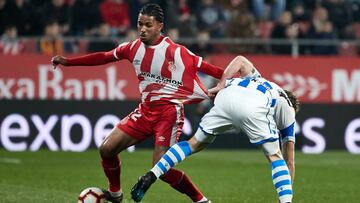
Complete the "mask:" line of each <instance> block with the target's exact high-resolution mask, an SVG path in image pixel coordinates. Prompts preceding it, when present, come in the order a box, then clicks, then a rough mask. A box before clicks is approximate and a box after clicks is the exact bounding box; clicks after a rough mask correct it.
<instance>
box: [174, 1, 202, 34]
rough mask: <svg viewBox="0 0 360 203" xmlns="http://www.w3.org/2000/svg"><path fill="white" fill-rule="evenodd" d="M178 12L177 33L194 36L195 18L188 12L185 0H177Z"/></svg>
mask: <svg viewBox="0 0 360 203" xmlns="http://www.w3.org/2000/svg"><path fill="white" fill-rule="evenodd" d="M178 14H179V17H178V18H179V24H178V28H179V35H180V36H181V37H194V36H196V31H197V30H196V24H195V18H194V16H192V15H191V13H190V8H189V6H188V1H187V0H179V7H178Z"/></svg>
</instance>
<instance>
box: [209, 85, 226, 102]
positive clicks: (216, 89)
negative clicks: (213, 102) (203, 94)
mask: <svg viewBox="0 0 360 203" xmlns="http://www.w3.org/2000/svg"><path fill="white" fill-rule="evenodd" d="M222 89H224V85H222V84H220V83H219V84H217V85H216V87H213V88H211V89H209V90H208V96H209V97H210V98H211V99H213V98H214V97H215V96H216V94H217V93H218V92H219V91H220V90H222Z"/></svg>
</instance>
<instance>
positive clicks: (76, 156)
mask: <svg viewBox="0 0 360 203" xmlns="http://www.w3.org/2000/svg"><path fill="white" fill-rule="evenodd" d="M151 155H152V154H151V151H150V150H137V151H136V152H135V153H131V154H130V153H127V152H125V153H122V154H121V156H122V164H123V168H122V187H123V190H124V192H125V200H124V201H123V202H124V203H130V202H132V201H131V200H130V194H129V193H130V188H131V187H132V185H133V184H134V183H135V181H136V180H137V178H138V176H140V175H142V174H143V173H145V172H146V171H147V170H148V169H150V163H151V161H150V159H151ZM296 156H297V157H296V177H295V184H294V193H295V194H294V202H298V203H300V202H303V203H308V202H312V203H317V202H319V203H320V202H324V203H325V202H326V203H331V202H334V203H335V202H336V203H338V202H341V203H345V202H349V203H350V202H351V203H352V202H359V197H360V193H359V188H360V156H359V155H351V154H349V153H347V152H345V151H341V152H340V151H336V152H326V153H323V154H320V155H305V154H302V153H300V152H297V155H296ZM269 167H270V166H269V164H268V163H267V162H266V160H265V158H264V157H263V155H262V153H261V152H260V151H256V150H255V151H241V150H234V151H229V150H223V151H219V150H205V151H203V152H200V153H198V154H196V155H193V156H192V157H190V158H188V159H187V160H186V161H185V162H183V163H182V164H180V165H179V166H178V168H181V169H183V170H184V171H186V172H187V174H188V175H189V176H190V177H191V178H192V179H193V181H194V182H195V183H196V184H197V185H198V187H199V188H200V189H201V190H202V191H203V192H204V194H206V196H207V197H209V198H210V199H211V200H212V201H213V203H256V202H263V203H276V193H275V190H274V188H273V185H272V182H271V175H270V170H269ZM90 186H97V187H106V179H105V177H104V175H103V172H102V168H101V166H100V161H99V156H98V152H97V151H96V150H91V151H87V152H83V153H71V152H49V151H39V152H16V153H14V152H6V151H4V150H0V202H1V203H11V202H26V203H32V202H34V203H35V202H36V203H41V202H44V203H45V202H46V203H49V202H51V203H57V202H59V203H66V202H76V201H77V197H78V194H79V193H80V191H81V190H82V189H84V188H86V187H90ZM142 202H144V203H169V202H174V203H187V202H191V201H190V199H188V198H187V197H186V196H184V195H182V194H180V193H178V192H176V191H174V190H173V189H172V188H170V187H169V186H168V185H167V184H165V183H163V182H161V181H158V182H157V183H155V184H154V185H153V186H152V187H151V188H150V190H149V191H148V192H147V194H146V195H145V198H144V200H143V201H142Z"/></svg>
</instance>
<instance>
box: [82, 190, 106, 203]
mask: <svg viewBox="0 0 360 203" xmlns="http://www.w3.org/2000/svg"><path fill="white" fill-rule="evenodd" d="M105 202H106V200H105V195H104V193H103V192H102V191H101V189H100V188H97V187H89V188H86V189H84V190H83V191H81V193H80V195H79V198H78V203H105Z"/></svg>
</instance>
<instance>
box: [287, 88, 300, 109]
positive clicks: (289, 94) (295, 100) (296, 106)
mask: <svg viewBox="0 0 360 203" xmlns="http://www.w3.org/2000/svg"><path fill="white" fill-rule="evenodd" d="M284 91H285V93H286V95H287V98H288V99H289V100H290V103H291V104H292V106H293V107H294V109H295V113H297V112H299V110H300V101H299V99H298V98H297V97H296V96H295V95H294V93H292V92H291V91H289V90H284Z"/></svg>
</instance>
